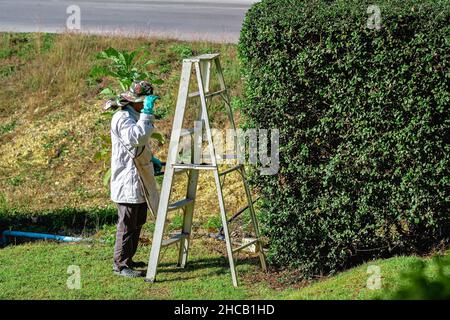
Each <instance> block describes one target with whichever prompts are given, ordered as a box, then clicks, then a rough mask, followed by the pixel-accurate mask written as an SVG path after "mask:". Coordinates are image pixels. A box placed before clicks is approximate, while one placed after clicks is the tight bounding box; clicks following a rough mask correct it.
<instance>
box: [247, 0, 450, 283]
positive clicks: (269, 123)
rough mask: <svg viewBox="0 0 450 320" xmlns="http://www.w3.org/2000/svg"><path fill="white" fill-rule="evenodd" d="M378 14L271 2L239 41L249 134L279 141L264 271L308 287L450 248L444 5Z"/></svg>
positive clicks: (269, 181)
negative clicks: (293, 275) (260, 131)
mask: <svg viewBox="0 0 450 320" xmlns="http://www.w3.org/2000/svg"><path fill="white" fill-rule="evenodd" d="M371 4H372V2H368V1H359V0H358V1H348V0H347V1H324V0H323V1H301V0H265V1H264V0H263V1H262V2H261V3H257V4H255V5H254V6H253V7H252V8H251V9H250V10H249V11H248V13H247V16H246V18H245V21H244V26H243V29H242V32H241V38H240V43H239V55H240V59H241V62H242V65H243V74H244V80H245V102H244V103H243V107H242V114H243V116H244V119H245V122H246V123H245V126H246V127H247V128H248V127H253V128H267V129H268V128H278V129H279V130H280V170H279V172H278V173H277V174H276V175H272V176H264V175H258V172H257V171H255V173H254V174H253V175H252V177H251V182H252V184H253V185H254V186H255V187H256V188H257V189H258V190H259V192H260V194H261V195H262V198H263V199H264V200H263V203H262V205H261V208H262V214H261V216H262V217H263V231H264V232H265V234H266V235H268V237H269V238H270V251H269V260H270V261H271V262H272V263H274V264H277V265H281V266H289V267H294V268H298V269H300V270H302V271H303V273H304V274H305V276H312V275H320V274H328V273H333V272H335V271H337V270H340V269H344V268H347V267H349V266H350V265H354V264H355V263H359V262H361V261H364V260H366V259H370V258H379V257H385V256H391V255H394V254H400V253H401V254H407V253H412V252H415V253H423V252H428V251H429V250H430V249H432V248H433V247H435V246H437V245H439V244H447V243H448V241H449V235H450V214H449V210H448V202H449V199H450V197H449V180H450V175H449V151H450V147H449V144H448V136H449V130H448V129H449V123H450V118H449V104H450V94H449V44H450V43H449V42H450V41H449V39H450V29H449V25H450V24H449V21H450V19H449V18H450V14H449V11H450V9H449V6H448V2H447V1H441V0H433V1H432V0H425V1H424V0H420V1H413V0H396V1H387V0H380V1H377V2H376V4H377V5H378V6H379V9H380V12H381V25H380V26H381V27H380V28H379V29H376V28H369V27H368V19H369V22H373V20H370V17H371V16H372V15H373V13H367V12H368V7H369V5H371ZM369 11H370V12H372V11H371V10H369ZM369 26H372V25H371V24H369Z"/></svg>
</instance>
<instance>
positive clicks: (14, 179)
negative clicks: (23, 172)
mask: <svg viewBox="0 0 450 320" xmlns="http://www.w3.org/2000/svg"><path fill="white" fill-rule="evenodd" d="M22 182H23V177H21V176H16V177H12V178H10V179H8V184H10V185H12V186H14V187H17V186H19V185H20V184H21V183H22Z"/></svg>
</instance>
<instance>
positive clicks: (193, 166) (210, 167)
mask: <svg viewBox="0 0 450 320" xmlns="http://www.w3.org/2000/svg"><path fill="white" fill-rule="evenodd" d="M172 168H174V169H186V170H217V166H213V165H211V164H184V163H175V164H173V165H172Z"/></svg>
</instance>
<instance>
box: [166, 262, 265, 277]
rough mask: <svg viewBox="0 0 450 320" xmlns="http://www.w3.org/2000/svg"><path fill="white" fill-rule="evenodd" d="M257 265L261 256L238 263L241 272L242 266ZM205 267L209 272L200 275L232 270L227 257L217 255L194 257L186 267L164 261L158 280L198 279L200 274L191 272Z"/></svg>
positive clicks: (219, 273) (214, 274)
mask: <svg viewBox="0 0 450 320" xmlns="http://www.w3.org/2000/svg"><path fill="white" fill-rule="evenodd" d="M255 265H256V266H257V265H259V258H257V257H251V258H248V257H246V258H243V259H240V260H238V262H237V263H236V269H237V272H238V274H239V271H240V269H241V268H240V267H242V266H255ZM204 269H208V270H210V272H208V273H207V274H201V275H200V276H202V277H204V276H221V275H224V274H228V273H229V272H230V266H229V264H228V259H227V257H215V258H194V259H193V260H191V261H188V263H187V264H186V267H185V268H180V267H177V265H176V263H174V262H164V263H160V264H159V268H158V274H157V282H173V281H180V280H190V279H198V278H199V275H193V276H189V274H190V273H193V272H196V271H201V270H204ZM171 274H180V276H179V277H174V278H165V279H161V276H164V275H166V276H167V275H171Z"/></svg>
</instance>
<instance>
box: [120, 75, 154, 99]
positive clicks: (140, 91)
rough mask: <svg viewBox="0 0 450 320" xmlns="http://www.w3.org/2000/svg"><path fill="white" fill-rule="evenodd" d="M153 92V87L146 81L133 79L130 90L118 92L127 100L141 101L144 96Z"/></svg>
mask: <svg viewBox="0 0 450 320" xmlns="http://www.w3.org/2000/svg"><path fill="white" fill-rule="evenodd" d="M152 94H153V87H152V85H151V84H150V82H148V81H139V80H137V81H133V83H132V84H131V86H130V90H128V91H125V92H123V93H121V94H120V97H121V98H123V99H125V100H127V101H129V102H143V101H144V100H145V97H146V96H150V95H152Z"/></svg>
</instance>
